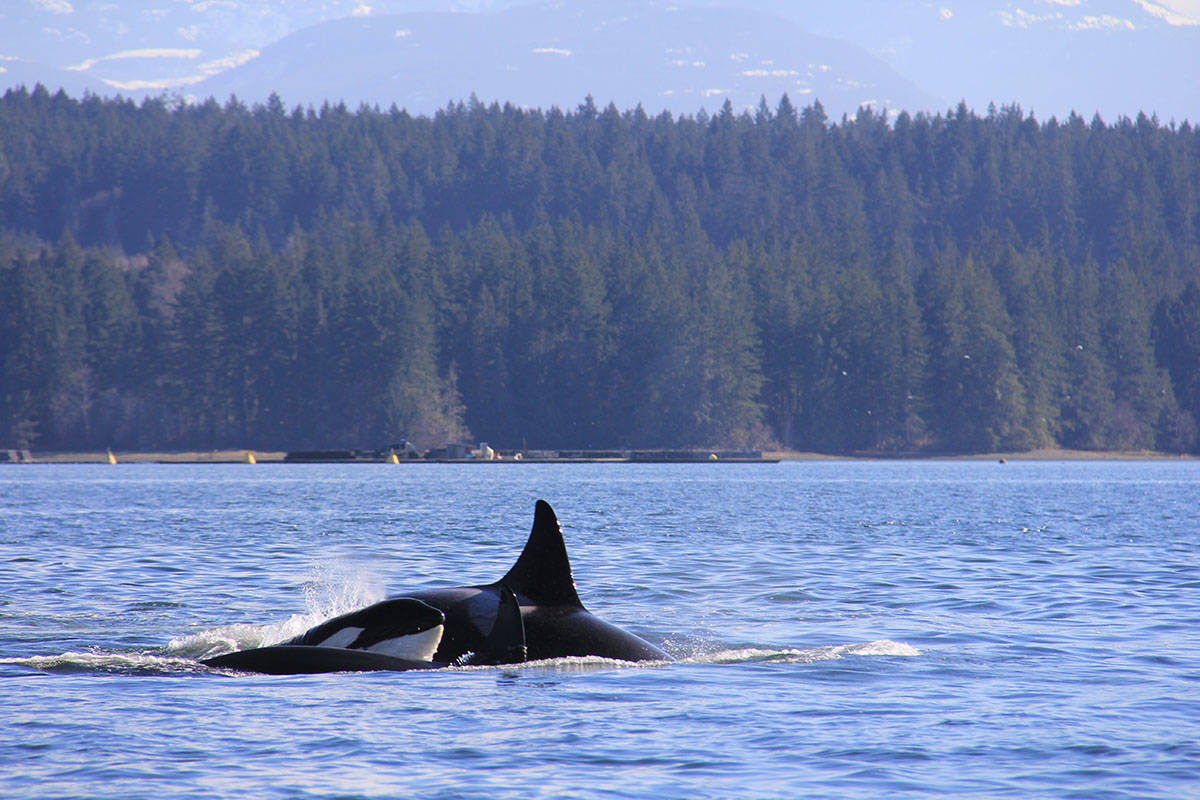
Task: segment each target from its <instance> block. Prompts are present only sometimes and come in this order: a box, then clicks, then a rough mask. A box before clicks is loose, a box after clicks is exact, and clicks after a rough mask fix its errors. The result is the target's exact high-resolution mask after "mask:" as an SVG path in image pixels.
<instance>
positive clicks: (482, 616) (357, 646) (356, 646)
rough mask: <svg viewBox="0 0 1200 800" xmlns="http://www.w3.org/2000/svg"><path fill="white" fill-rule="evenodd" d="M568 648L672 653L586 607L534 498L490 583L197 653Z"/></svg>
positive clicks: (289, 662)
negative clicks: (526, 528) (525, 533)
mask: <svg viewBox="0 0 1200 800" xmlns="http://www.w3.org/2000/svg"><path fill="white" fill-rule="evenodd" d="M565 656H599V657H601V658H611V659H615V660H620V661H669V660H671V659H670V656H668V655H667V654H666V653H665V652H663V651H662V650H661V649H659V648H658V647H656V646H654V645H653V644H651V643H649V642H647V641H645V640H644V639H641V638H639V637H638V636H635V635H634V634H632V633H629V632H628V631H624V630H622V629H620V628H618V627H617V626H615V625H612V624H610V623H608V622H605V621H604V620H601V619H600V618H598V617H595V616H593V615H592V614H591V613H590V612H589V611H588V610H587V609H586V608H584V606H583V603H582V601H580V599H579V594H578V592H577V591H576V588H575V579H574V577H573V575H572V573H571V563H570V560H569V559H568V558H567V547H566V544H565V542H564V541H563V536H562V528H561V526H560V525H559V523H558V517H557V516H556V515H555V513H554V509H552V508H551V507H550V504H549V503H547V502H546V501H545V500H538V501H537V504H536V506H535V509H534V516H533V530H532V531H531V532H530V534H529V539H528V540H527V541H526V542H525V548H524V549H523V550H522V551H521V555H520V556H519V557H518V558H517V561H516V563H515V564H513V566H512V568H511V569H509V570H508V572H507V573H505V575H504V577H502V578H501V579H500V580H498V581H496V582H495V583H490V584H486V585H481V586H459V587H453V588H446V589H425V590H421V591H416V592H411V593H409V594H405V595H402V596H398V597H393V598H390V599H388V600H384V601H383V602H381V603H376V604H375V605H372V606H368V607H366V608H363V609H359V610H357V611H353V612H351V613H349V614H344V615H342V616H340V617H336V618H334V619H331V620H328V621H327V622H323V623H321V624H320V625H318V626H316V627H315V628H313V629H311V630H309V631H307V632H305V633H304V634H302V635H300V636H297V637H295V638H294V639H291V640H289V641H287V642H284V643H283V644H279V645H273V646H270V647H259V648H254V649H251V650H241V651H237V652H233V653H226V654H224V655H220V656H216V657H213V658H208V659H204V660H203V662H202V663H204V664H205V665H207V666H210V667H214V668H218V669H228V670H235V671H241V672H260V673H267V674H277V675H287V674H305V673H321V672H357V671H372V670H396V671H402V670H410V669H436V668H439V667H447V666H451V665H465V664H472V665H479V664H485V665H494V664H517V663H521V662H523V661H526V660H535V661H536V660H542V659H552V658H562V657H565Z"/></svg>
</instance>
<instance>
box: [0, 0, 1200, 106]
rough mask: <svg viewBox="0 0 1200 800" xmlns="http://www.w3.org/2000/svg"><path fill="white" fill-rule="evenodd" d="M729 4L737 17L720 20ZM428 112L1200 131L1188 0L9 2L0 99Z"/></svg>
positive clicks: (1196, 25) (1193, 15)
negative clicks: (727, 112)
mask: <svg viewBox="0 0 1200 800" xmlns="http://www.w3.org/2000/svg"><path fill="white" fill-rule="evenodd" d="M733 5H736V6H737V9H736V10H735V9H733V8H730V7H729V6H733ZM35 82H41V83H43V84H45V85H47V86H49V87H50V88H52V89H54V88H57V87H59V86H62V87H64V88H65V89H66V90H67V91H68V92H69V93H71V94H75V95H78V94H81V93H82V92H84V91H91V92H93V93H96V94H104V95H112V94H116V93H121V94H124V95H126V96H132V97H135V98H137V97H142V96H146V95H156V94H161V93H164V92H167V93H173V94H179V95H182V96H184V97H192V98H197V99H201V98H205V97H209V96H213V97H216V98H217V99H219V100H224V99H225V98H226V97H228V96H229V95H230V94H236V95H237V96H238V97H239V98H240V99H242V100H244V101H247V102H257V101H262V100H265V99H266V98H267V97H268V96H269V95H270V94H271V93H272V92H276V93H277V94H278V95H279V96H280V97H281V98H282V99H283V101H284V102H285V104H287V105H289V106H291V105H294V104H301V105H320V104H321V103H322V102H324V101H326V100H330V101H333V102H337V101H344V102H346V103H347V104H349V105H351V106H352V107H353V106H355V105H357V104H358V103H361V102H367V103H372V104H379V105H381V106H383V107H387V106H390V105H391V104H392V103H396V104H397V105H398V106H401V107H404V108H407V109H408V110H409V111H410V112H413V113H431V112H433V111H434V110H436V109H437V108H439V107H442V106H444V105H445V104H446V103H447V102H449V101H458V100H466V99H467V98H469V97H470V96H471V94H472V93H474V94H475V95H477V96H478V98H479V99H481V100H482V101H484V102H489V101H491V100H500V101H511V102H513V103H516V104H518V105H522V106H542V107H545V106H550V105H557V106H560V107H574V106H575V105H576V104H578V103H579V102H581V101H582V100H583V98H584V97H585V96H586V95H588V94H590V95H592V96H593V97H594V98H595V101H596V103H597V104H599V105H604V104H606V103H607V102H609V101H613V102H615V103H616V104H617V106H618V107H620V108H629V107H632V106H634V105H636V104H637V103H641V104H642V105H643V106H644V107H645V108H646V110H647V111H648V112H651V113H653V112H656V111H659V110H662V109H670V110H672V111H674V112H677V113H694V112H696V111H697V110H698V109H699V108H701V107H705V108H707V109H708V110H709V111H714V110H716V109H717V108H719V107H720V106H721V105H722V104H723V103H724V101H725V100H726V99H729V100H730V101H731V102H732V103H733V104H734V106H735V107H736V108H739V109H741V108H747V107H753V106H755V105H757V103H758V102H759V98H760V97H763V96H765V97H766V99H767V101H768V103H769V104H770V105H772V106H774V105H775V104H776V103H777V102H778V99H779V96H780V95H782V94H783V93H785V92H786V93H787V94H788V95H789V96H790V97H791V99H792V100H793V102H794V104H795V105H797V106H803V105H807V104H808V103H810V102H811V101H812V100H813V99H820V100H821V102H822V103H823V104H824V105H825V107H826V109H827V111H828V112H829V113H830V115H831V116H834V117H837V116H840V114H842V113H851V114H853V113H854V111H855V110H856V109H857V108H858V107H859V105H860V104H864V103H867V104H872V105H875V106H877V107H885V106H886V107H887V108H889V109H894V110H895V109H901V108H904V109H908V110H912V111H916V110H944V109H945V108H947V107H949V106H951V105H953V104H955V103H957V102H958V101H959V100H960V99H965V100H966V101H967V103H968V105H970V106H972V107H973V108H977V109H979V110H983V109H984V108H986V106H987V105H988V103H989V102H995V103H997V104H1006V103H1016V104H1019V105H1021V106H1022V107H1023V108H1025V109H1032V110H1034V111H1035V112H1037V113H1038V115H1039V116H1040V117H1042V118H1045V117H1048V116H1050V115H1051V114H1055V115H1058V116H1063V115H1065V114H1066V113H1067V112H1069V111H1070V110H1072V109H1074V110H1077V111H1079V112H1080V113H1083V114H1084V115H1088V116H1090V115H1091V113H1093V112H1096V111H1099V112H1100V113H1101V114H1102V115H1104V116H1105V117H1106V118H1112V117H1115V116H1117V115H1121V114H1125V115H1130V116H1133V115H1136V114H1137V113H1138V111H1141V110H1146V111H1147V112H1151V113H1157V114H1158V115H1159V117H1160V118H1161V119H1162V120H1163V121H1167V120H1169V119H1177V120H1182V119H1185V118H1187V119H1191V120H1200V0H1156V1H1155V2H1151V0H1027V2H1022V3H1017V2H1009V1H1008V0H982V1H981V0H974V2H967V1H966V0H846V1H845V2H842V3H824V2H816V1H815V0H679V1H678V2H668V1H667V0H642V1H641V2H637V1H636V0H612V1H611V2H599V1H598V0H561V1H560V2H550V3H540V4H529V3H528V2H527V0H479V1H478V2H471V1H470V0H451V1H450V2H436V1H435V0H254V1H253V2H251V0H123V2H121V3H120V4H119V7H118V4H115V3H112V2H110V0H8V2H5V3H4V4H3V6H2V7H0V87H4V86H16V85H19V84H25V85H27V86H31V85H32V84H33V83H35Z"/></svg>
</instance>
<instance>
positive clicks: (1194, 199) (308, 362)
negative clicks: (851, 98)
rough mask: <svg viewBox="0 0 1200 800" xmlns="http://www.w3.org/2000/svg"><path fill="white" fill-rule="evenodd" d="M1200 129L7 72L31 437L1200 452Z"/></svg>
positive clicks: (10, 263) (19, 366)
mask: <svg viewBox="0 0 1200 800" xmlns="http://www.w3.org/2000/svg"><path fill="white" fill-rule="evenodd" d="M1197 420H1200V131H1198V130H1197V129H1196V128H1194V127H1192V126H1191V125H1189V124H1188V123H1186V122H1185V123H1183V124H1179V125H1177V124H1175V123H1171V124H1169V125H1164V124H1162V123H1160V122H1159V121H1158V120H1157V119H1154V118H1147V117H1146V116H1145V115H1139V116H1138V117H1137V118H1136V119H1128V118H1121V119H1119V120H1115V121H1113V122H1111V123H1110V122H1106V121H1104V120H1101V119H1099V118H1098V117H1094V118H1092V119H1091V120H1085V119H1084V118H1082V117H1080V116H1078V115H1074V114H1073V115H1071V116H1070V117H1069V118H1067V119H1065V120H1055V119H1051V120H1047V121H1041V120H1037V119H1035V118H1033V117H1032V116H1030V115H1028V114H1026V113H1024V112H1022V111H1021V110H1020V109H1019V108H1016V107H1005V108H1001V109H996V108H989V109H988V110H987V111H986V113H982V114H980V113H976V112H974V111H971V110H969V109H967V108H966V107H965V106H961V105H960V106H959V107H958V108H957V109H954V110H952V111H950V112H949V113H947V114H938V115H925V114H920V115H916V116H910V115H908V114H900V115H898V116H893V117H890V118H889V117H886V116H885V115H883V114H880V113H874V112H871V111H868V110H864V111H861V112H860V113H859V114H858V115H857V116H856V117H854V118H843V119H842V120H840V121H831V120H828V119H827V118H826V117H825V114H824V112H823V111H822V109H821V107H820V104H819V103H814V104H813V105H811V106H809V107H807V108H804V109H797V108H795V107H793V106H792V104H791V103H790V102H789V100H788V98H787V97H784V98H782V99H781V100H780V102H779V103H778V104H777V105H775V106H773V107H772V106H769V105H768V104H767V103H766V102H764V103H763V104H762V105H761V106H760V108H759V109H758V111H757V112H756V113H743V114H738V113H735V112H734V111H733V109H732V108H731V107H729V106H728V104H727V105H726V106H725V107H724V108H723V109H721V110H720V111H718V112H716V113H715V114H712V115H709V114H707V113H704V112H700V113H699V114H697V115H694V116H692V115H685V116H679V117H674V116H671V115H670V114H663V115H660V116H653V117H651V116H647V115H646V114H644V113H643V112H642V111H641V110H640V109H633V110H625V111H620V110H618V109H616V108H615V107H612V106H609V107H608V108H604V109H600V108H597V107H596V106H595V105H593V103H592V101H591V99H590V98H589V99H587V100H586V101H585V102H584V103H582V104H580V106H579V107H578V108H576V109H573V110H569V111H561V110H559V109H550V110H527V109H520V108H516V107H513V106H511V105H505V106H503V107H501V106H498V105H491V106H483V105H481V104H479V103H477V102H474V101H472V102H468V103H460V104H452V105H449V106H447V107H446V108H445V109H444V110H443V111H441V112H439V113H438V114H436V115H434V116H433V117H415V116H410V115H409V114H407V113H405V112H404V111H402V110H399V109H396V108H392V109H387V110H381V109H378V108H366V107H364V108H360V109H358V110H356V111H352V110H349V109H347V108H345V107H344V106H342V105H326V106H324V107H322V108H320V109H313V108H306V109H301V108H297V109H291V110H289V109H285V108H284V107H283V106H282V105H281V104H280V103H279V102H278V100H276V99H272V101H271V102H269V103H267V104H264V105H256V106H252V107H247V106H245V105H243V104H241V103H239V102H238V101H237V100H236V99H232V98H231V99H230V100H229V101H227V102H225V103H223V104H222V103H218V102H215V101H212V100H210V101H208V102H205V103H200V104H182V103H175V102H171V101H169V100H167V99H165V98H164V99H158V100H152V101H146V102H143V103H141V104H135V103H133V102H130V101H125V100H111V99H101V98H97V97H92V96H88V97H85V98H83V99H82V100H80V99H74V98H71V97H68V96H66V95H64V94H62V93H58V94H51V93H49V92H47V91H46V90H45V89H44V88H42V87H35V88H34V89H33V90H32V91H27V90H25V89H18V90H10V91H8V92H7V93H6V94H5V95H4V96H3V98H0V447H4V446H7V447H35V448H38V449H94V448H99V449H103V448H104V447H114V448H127V449H135V448H137V449H176V448H196V449H213V448H222V447H249V448H258V449H293V448H308V447H344V446H358V445H369V446H378V445H380V444H382V443H384V442H389V441H395V440H396V439H398V438H400V437H407V438H409V439H411V440H414V441H416V442H417V443H419V444H420V445H422V446H425V447H429V446H436V445H439V444H440V443H441V442H442V441H446V440H451V439H463V438H466V437H474V438H476V439H481V440H486V441H488V442H490V443H492V444H493V445H494V446H497V447H530V448H566V447H574V448H611V447H643V448H646V447H718V446H722V447H745V446H750V447H764V446H778V447H783V448H789V449H798V450H812V451H820V452H833V453H853V452H862V453H881V454H882V453H895V452H911V453H919V452H986V451H993V450H1001V449H1003V450H1015V451H1020V450H1028V449H1033V448H1040V447H1047V446H1062V447H1067V448H1074V449H1084V450H1137V449H1158V450H1164V451H1169V452H1189V451H1190V452H1195V451H1197V449H1198V447H1200V445H1198V436H1197Z"/></svg>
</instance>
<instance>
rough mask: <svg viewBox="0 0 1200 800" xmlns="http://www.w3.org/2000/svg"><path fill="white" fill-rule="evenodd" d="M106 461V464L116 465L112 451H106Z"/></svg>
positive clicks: (115, 458)
mask: <svg viewBox="0 0 1200 800" xmlns="http://www.w3.org/2000/svg"><path fill="white" fill-rule="evenodd" d="M107 460H108V463H110V464H115V463H117V457H116V456H114V455H113V451H112V450H109V451H108V459H107Z"/></svg>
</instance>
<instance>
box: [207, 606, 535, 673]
mask: <svg viewBox="0 0 1200 800" xmlns="http://www.w3.org/2000/svg"><path fill="white" fill-rule="evenodd" d="M445 621H446V615H445V614H443V613H442V612H441V611H439V610H438V609H436V608H434V607H433V606H431V605H428V604H427V603H423V602H421V601H420V600H417V599H415V598H412V597H396V598H392V599H391V600H384V601H383V602H381V603H376V604H375V605H373V606H367V607H366V608H362V609H359V610H358V611H351V612H350V613H349V614H343V615H342V616H340V617H334V618H333V619H331V620H328V621H326V622H323V623H321V624H320V625H318V626H317V627H315V628H313V629H311V630H309V631H306V632H305V633H303V634H301V635H300V636H297V637H295V638H293V639H289V640H288V641H286V642H284V643H283V644H277V645H271V646H269V647H255V648H252V649H250V650H238V651H237V652H234V653H225V654H224V655H220V656H214V657H212V658H206V659H204V660H203V661H201V663H202V664H204V665H205V666H208V667H216V668H218V669H231V670H237V671H239V672H261V673H264V674H267V675H304V674H314V673H320V672H365V671H372V670H375V671H380V670H393V671H404V670H410V669H438V668H441V667H448V666H450V664H449V663H446V662H441V661H435V660H434V658H433V656H434V654H435V653H436V652H437V648H438V645H439V644H440V643H441V640H442V630H443V623H444V622H445ZM525 655H526V651H525V626H524V625H523V624H522V623H521V607H520V606H519V605H517V597H516V595H514V594H513V593H512V589H509V588H508V587H507V586H502V587H500V597H499V606H498V608H497V609H496V611H495V617H494V621H493V623H492V629H491V632H490V633H489V634H488V636H487V638H486V639H485V640H484V641H483V645H482V646H481V647H480V650H479V652H478V653H468V654H465V655H464V656H463V657H462V658H460V659H458V660H457V662H456V663H457V664H458V665H460V666H461V665H465V664H472V665H481V666H482V665H492V664H515V663H519V662H521V661H524V660H525Z"/></svg>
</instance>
